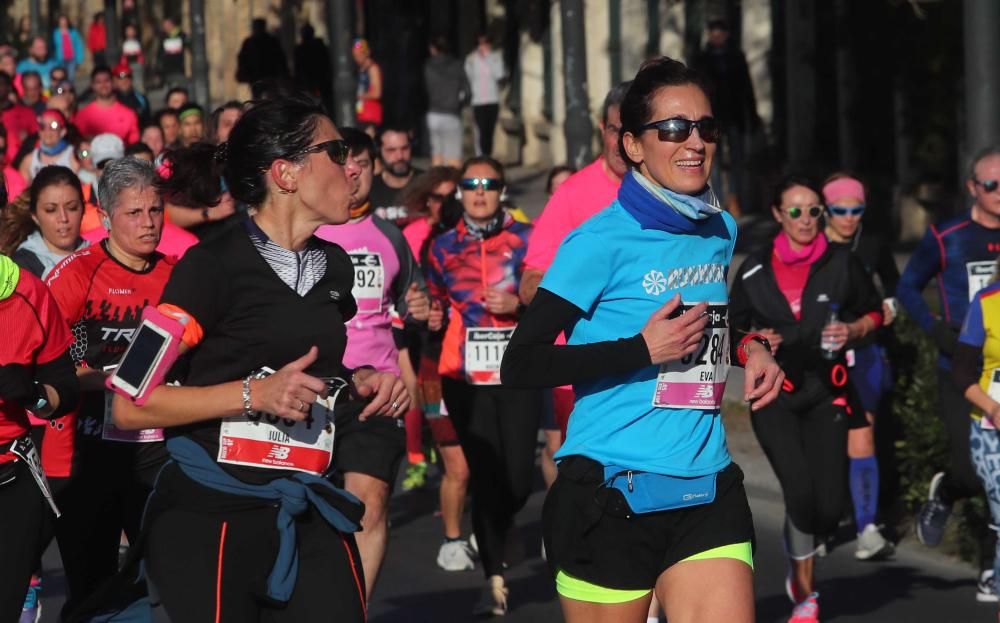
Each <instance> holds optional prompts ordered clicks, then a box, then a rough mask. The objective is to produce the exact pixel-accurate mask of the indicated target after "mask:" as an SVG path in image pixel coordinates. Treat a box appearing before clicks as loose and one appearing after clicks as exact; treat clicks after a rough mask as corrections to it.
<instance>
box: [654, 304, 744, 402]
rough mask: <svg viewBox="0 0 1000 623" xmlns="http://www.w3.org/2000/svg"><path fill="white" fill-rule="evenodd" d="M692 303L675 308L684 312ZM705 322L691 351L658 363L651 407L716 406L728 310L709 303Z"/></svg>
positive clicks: (724, 368)
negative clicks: (703, 329) (658, 371)
mask: <svg viewBox="0 0 1000 623" xmlns="http://www.w3.org/2000/svg"><path fill="white" fill-rule="evenodd" d="M692 307H693V305H682V306H681V307H680V308H679V309H680V310H681V312H682V313H687V312H688V311H689V310H690V309H691V308H692ZM707 313H708V324H707V325H705V333H704V335H702V336H701V341H700V342H699V343H698V347H697V348H696V349H695V350H694V352H692V353H690V354H688V355H685V356H684V357H682V358H681V359H679V360H675V361H668V362H667V363H665V364H663V365H661V366H660V373H659V374H658V375H657V377H656V391H655V393H654V394H653V406H654V407H660V408H666V409H718V408H719V407H720V406H722V396H723V394H724V393H725V390H726V377H727V376H729V312H728V306H727V305H726V303H709V305H708V312H707Z"/></svg>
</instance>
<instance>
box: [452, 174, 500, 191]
mask: <svg viewBox="0 0 1000 623" xmlns="http://www.w3.org/2000/svg"><path fill="white" fill-rule="evenodd" d="M480 186H482V188H483V190H486V191H490V190H500V189H501V188H503V182H501V181H500V180H498V179H496V178H495V177H467V178H465V179H464V180H462V181H461V182H459V183H458V187H459V188H461V189H462V190H476V189H477V188H479V187H480Z"/></svg>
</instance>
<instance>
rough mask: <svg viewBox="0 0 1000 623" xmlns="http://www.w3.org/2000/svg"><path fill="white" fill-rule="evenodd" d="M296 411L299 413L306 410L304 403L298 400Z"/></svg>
mask: <svg viewBox="0 0 1000 623" xmlns="http://www.w3.org/2000/svg"><path fill="white" fill-rule="evenodd" d="M298 410H299V411H305V410H306V403H304V402H302V401H301V400H300V401H299V408H298Z"/></svg>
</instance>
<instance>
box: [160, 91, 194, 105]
mask: <svg viewBox="0 0 1000 623" xmlns="http://www.w3.org/2000/svg"><path fill="white" fill-rule="evenodd" d="M190 99H191V97H190V96H189V95H188V90H187V89H185V88H184V87H173V88H171V89H170V90H169V91H167V95H166V97H164V98H163V103H164V104H166V105H167V108H172V109H174V110H180V109H181V108H184V105H185V104H187V103H188V101H189V100H190Z"/></svg>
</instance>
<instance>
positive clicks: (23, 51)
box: [10, 15, 31, 197]
mask: <svg viewBox="0 0 1000 623" xmlns="http://www.w3.org/2000/svg"><path fill="white" fill-rule="evenodd" d="M10 43H11V45H13V46H14V50H16V51H17V58H25V57H26V56H28V48H29V47H31V19H29V18H28V16H27V15H25V16H24V17H22V18H21V19H20V21H18V23H17V33H15V34H14V37H13V38H12V39H11V42H10ZM11 196H12V197H13V195H11Z"/></svg>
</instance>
